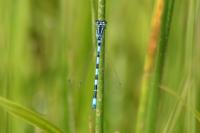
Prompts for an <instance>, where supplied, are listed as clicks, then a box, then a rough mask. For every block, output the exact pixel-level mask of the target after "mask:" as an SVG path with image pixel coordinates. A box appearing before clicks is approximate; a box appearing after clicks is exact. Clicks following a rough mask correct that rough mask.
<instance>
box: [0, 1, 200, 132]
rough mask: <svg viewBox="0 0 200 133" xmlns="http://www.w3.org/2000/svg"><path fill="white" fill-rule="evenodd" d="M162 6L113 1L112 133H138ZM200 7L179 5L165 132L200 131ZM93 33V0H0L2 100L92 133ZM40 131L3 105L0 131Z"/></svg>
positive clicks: (108, 102) (109, 11)
mask: <svg viewBox="0 0 200 133" xmlns="http://www.w3.org/2000/svg"><path fill="white" fill-rule="evenodd" d="M155 2H156V1H155V0H126V1H120V0H108V1H106V20H107V22H108V24H107V29H106V53H105V56H106V61H105V62H106V63H105V67H106V70H105V102H104V103H105V104H104V114H105V116H104V128H105V133H132V132H134V130H135V122H136V118H137V110H138V104H139V98H140V88H141V79H142V74H143V64H144V59H145V55H146V51H147V45H148V42H149V39H150V30H151V20H152V16H153V13H154V5H155ZM199 3H200V2H199V1H198V0H176V1H175V7H174V14H173V21H172V27H171V31H170V40H169V44H168V45H169V46H168V49H167V59H166V64H165V70H164V80H163V84H162V85H161V88H164V89H161V93H160V101H159V113H158V123H157V132H158V133H162V132H164V131H165V130H167V128H168V130H167V132H169V133H171V132H173V133H190V128H189V127H190V125H191V123H195V124H192V125H193V126H194V125H195V127H196V128H195V129H196V130H195V131H194V132H200V125H199V122H198V121H197V120H196V119H195V118H200V117H198V116H197V115H196V114H195V113H194V112H195V111H198V112H199V111H200V105H199V104H200V102H199V100H200V99H199V97H198V94H199V88H200V83H199V81H200V80H199V79H200V68H199V65H200V54H199V53H200V40H199V38H200V26H199V25H200V15H199V12H200V4H199ZM91 28H92V26H91V1H90V0H0V95H1V96H3V97H6V98H8V99H10V100H12V101H15V102H17V103H19V104H21V105H24V106H26V107H27V108H30V109H31V110H33V111H36V112H39V113H40V114H41V115H43V116H44V117H45V118H46V119H48V120H49V121H51V122H52V123H54V124H55V125H57V126H58V127H59V128H61V129H62V130H63V131H64V132H66V133H89V132H91V126H92V124H91V123H92V121H93V120H92V119H93V114H94V111H93V110H92V109H91V99H92V94H93V81H94V72H95V55H96V46H95V45H94V44H93V43H92V29H91ZM170 92H171V93H170ZM174 93H175V94H174ZM190 115H192V118H194V119H192V120H188V118H191V117H188V116H190ZM41 132H42V131H41V130H40V129H39V128H36V127H32V126H30V125H28V124H27V123H26V122H25V121H22V120H20V119H17V118H15V117H13V116H11V115H8V114H7V113H6V112H5V111H4V110H3V109H1V108H0V133H41ZM191 133H193V132H191Z"/></svg>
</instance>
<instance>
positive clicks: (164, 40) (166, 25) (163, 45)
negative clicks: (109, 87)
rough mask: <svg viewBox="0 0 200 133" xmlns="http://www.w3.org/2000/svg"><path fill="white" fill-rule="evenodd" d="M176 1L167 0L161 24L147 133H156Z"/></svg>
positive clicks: (151, 86) (151, 87)
mask: <svg viewBox="0 0 200 133" xmlns="http://www.w3.org/2000/svg"><path fill="white" fill-rule="evenodd" d="M174 1H175V0H165V1H164V10H163V15H162V22H161V31H160V41H159V44H158V49H157V54H156V61H155V67H154V72H153V76H152V79H151V84H150V85H149V98H148V101H149V102H148V105H147V119H146V123H145V124H146V131H145V132H146V133H155V131H156V120H157V107H158V103H159V102H158V101H159V98H158V97H159V86H160V85H161V82H162V76H163V68H164V63H165V58H166V49H167V44H168V38H169V32H170V26H171V20H172V16H173V15H172V14H173V7H174Z"/></svg>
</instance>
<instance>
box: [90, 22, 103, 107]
mask: <svg viewBox="0 0 200 133" xmlns="http://www.w3.org/2000/svg"><path fill="white" fill-rule="evenodd" d="M96 26H97V28H96V39H97V57H96V71H95V80H94V96H93V99H92V107H93V109H96V104H97V88H98V78H99V64H100V54H101V45H102V42H103V34H104V31H105V26H106V21H104V20H97V21H96Z"/></svg>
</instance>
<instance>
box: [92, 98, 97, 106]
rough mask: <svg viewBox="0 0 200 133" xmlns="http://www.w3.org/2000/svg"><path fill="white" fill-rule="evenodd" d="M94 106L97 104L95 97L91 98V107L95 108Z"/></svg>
mask: <svg viewBox="0 0 200 133" xmlns="http://www.w3.org/2000/svg"><path fill="white" fill-rule="evenodd" d="M96 106H97V99H96V98H93V99H92V108H93V109H96Z"/></svg>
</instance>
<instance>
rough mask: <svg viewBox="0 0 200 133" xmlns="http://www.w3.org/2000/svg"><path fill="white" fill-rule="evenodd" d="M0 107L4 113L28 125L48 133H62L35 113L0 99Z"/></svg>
mask: <svg viewBox="0 0 200 133" xmlns="http://www.w3.org/2000/svg"><path fill="white" fill-rule="evenodd" d="M0 106H1V107H2V108H3V109H5V110H6V111H8V112H9V113H11V114H13V115H14V116H17V117H19V118H21V119H23V120H25V121H27V122H28V123H30V124H32V125H35V126H37V127H39V128H41V129H42V130H44V131H46V132H48V133H62V131H61V130H60V129H59V128H57V127H56V126H55V125H53V124H52V123H50V122H49V121H47V120H45V119H44V118H43V117H41V116H40V115H39V114H37V113H36V112H33V111H31V110H29V109H27V108H25V107H23V106H21V105H19V104H16V103H14V102H12V101H10V100H7V99H5V98H3V97H0Z"/></svg>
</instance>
